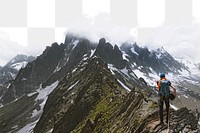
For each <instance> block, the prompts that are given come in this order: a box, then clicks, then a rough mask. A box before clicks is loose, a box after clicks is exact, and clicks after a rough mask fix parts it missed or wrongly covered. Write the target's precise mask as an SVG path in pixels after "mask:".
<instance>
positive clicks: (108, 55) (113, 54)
mask: <svg viewBox="0 0 200 133" xmlns="http://www.w3.org/2000/svg"><path fill="white" fill-rule="evenodd" d="M95 55H97V56H99V57H101V58H102V59H103V60H105V61H106V62H107V63H110V64H113V65H114V66H115V67H117V68H119V69H123V68H124V67H125V66H126V61H125V60H124V59H123V57H122V52H121V51H120V50H119V47H118V46H117V45H115V46H114V48H113V46H112V45H111V44H110V43H108V42H106V40H105V39H104V38H102V39H100V40H99V44H98V46H97V48H96V51H95Z"/></svg>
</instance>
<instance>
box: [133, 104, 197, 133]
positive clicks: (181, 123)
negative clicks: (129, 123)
mask: <svg viewBox="0 0 200 133" xmlns="http://www.w3.org/2000/svg"><path fill="white" fill-rule="evenodd" d="M170 116H171V117H170V125H169V127H168V125H167V124H165V125H162V126H161V125H159V118H158V111H155V112H153V113H152V114H151V115H149V116H147V118H146V119H145V120H144V121H143V122H142V123H141V125H140V126H139V127H138V129H137V130H136V133H151V132H155V133H160V132H164V131H167V130H168V131H170V132H172V133H180V132H182V133H189V132H194V133H198V132H200V128H199V125H198V121H199V113H198V112H192V111H191V110H188V109H187V108H181V109H179V110H177V111H175V110H173V109H171V110H170ZM165 117H166V116H165Z"/></svg>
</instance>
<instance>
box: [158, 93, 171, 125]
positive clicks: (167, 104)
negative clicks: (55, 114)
mask: <svg viewBox="0 0 200 133" xmlns="http://www.w3.org/2000/svg"><path fill="white" fill-rule="evenodd" d="M164 102H165V106H166V111H167V117H166V123H168V119H169V98H165V97H160V100H159V114H160V122H161V123H162V122H163V104H164Z"/></svg>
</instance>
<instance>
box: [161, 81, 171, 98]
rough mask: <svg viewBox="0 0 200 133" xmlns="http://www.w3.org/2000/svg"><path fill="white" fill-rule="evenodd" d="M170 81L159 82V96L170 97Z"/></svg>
mask: <svg viewBox="0 0 200 133" xmlns="http://www.w3.org/2000/svg"><path fill="white" fill-rule="evenodd" d="M170 85H171V83H170V81H168V80H160V91H159V96H163V97H169V96H170V88H169V86H170Z"/></svg>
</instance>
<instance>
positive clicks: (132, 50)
mask: <svg viewBox="0 0 200 133" xmlns="http://www.w3.org/2000/svg"><path fill="white" fill-rule="evenodd" d="M131 52H132V53H133V54H136V55H139V54H138V53H137V52H136V51H135V48H134V47H133V48H131Z"/></svg>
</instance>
